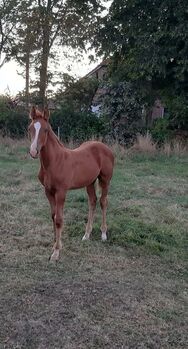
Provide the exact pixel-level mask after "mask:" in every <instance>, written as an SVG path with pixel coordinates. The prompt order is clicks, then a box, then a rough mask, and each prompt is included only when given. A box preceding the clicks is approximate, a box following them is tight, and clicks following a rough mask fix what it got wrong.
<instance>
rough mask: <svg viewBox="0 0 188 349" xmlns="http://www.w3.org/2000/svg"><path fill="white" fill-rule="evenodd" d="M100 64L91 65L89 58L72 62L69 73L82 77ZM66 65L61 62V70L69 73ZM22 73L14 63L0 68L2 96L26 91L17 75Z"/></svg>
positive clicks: (21, 79) (97, 62) (23, 83)
mask: <svg viewBox="0 0 188 349" xmlns="http://www.w3.org/2000/svg"><path fill="white" fill-rule="evenodd" d="M99 62H100V60H98V61H96V62H95V63H90V62H89V60H88V59H87V57H83V61H82V62H72V64H71V65H72V69H71V71H69V74H70V75H74V76H75V75H76V76H77V77H82V76H84V75H86V74H87V73H88V72H89V71H91V70H92V69H93V68H95V66H97V64H99ZM66 65H67V62H65V61H62V62H60V64H59V70H60V71H62V72H67V69H66ZM20 71H21V70H20V67H19V66H18V65H17V64H16V62H14V61H11V62H9V63H6V64H4V66H3V67H2V68H0V94H6V93H8V94H9V95H11V96H15V95H16V94H17V93H18V92H19V91H22V90H23V89H24V87H25V81H24V79H23V77H22V76H20V75H19V74H18V73H17V72H20Z"/></svg>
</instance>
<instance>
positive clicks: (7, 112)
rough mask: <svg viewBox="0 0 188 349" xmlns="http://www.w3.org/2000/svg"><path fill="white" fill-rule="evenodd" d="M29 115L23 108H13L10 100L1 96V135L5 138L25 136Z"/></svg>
mask: <svg viewBox="0 0 188 349" xmlns="http://www.w3.org/2000/svg"><path fill="white" fill-rule="evenodd" d="M27 125H28V114H27V113H26V111H25V109H24V108H22V107H16V108H12V105H11V100H10V98H8V97H6V96H0V133H1V134H2V135H3V136H5V135H6V136H10V137H13V138H15V137H16V138H20V137H23V136H25V134H26V132H27Z"/></svg>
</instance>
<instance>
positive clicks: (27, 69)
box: [25, 51, 30, 109]
mask: <svg viewBox="0 0 188 349" xmlns="http://www.w3.org/2000/svg"><path fill="white" fill-rule="evenodd" d="M29 59H30V52H29V51H28V52H27V54H26V72H25V99H26V108H27V109H28V108H29V63H30V62H29Z"/></svg>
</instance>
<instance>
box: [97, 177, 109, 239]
mask: <svg viewBox="0 0 188 349" xmlns="http://www.w3.org/2000/svg"><path fill="white" fill-rule="evenodd" d="M99 185H100V187H101V191H102V193H101V197H100V206H101V210H102V224H101V234H102V235H101V239H102V241H106V240H107V224H106V210H107V205H108V201H107V195H108V188H109V183H108V182H105V181H101V180H100V179H99Z"/></svg>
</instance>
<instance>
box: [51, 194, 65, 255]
mask: <svg viewBox="0 0 188 349" xmlns="http://www.w3.org/2000/svg"><path fill="white" fill-rule="evenodd" d="M65 196H66V192H65V191H58V192H57V193H56V194H55V204H56V205H55V216H54V226H55V243H54V246H53V253H52V255H51V257H50V260H51V261H57V260H58V259H59V252H60V250H61V249H62V242H61V234H62V230H63V207H64V203H65Z"/></svg>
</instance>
